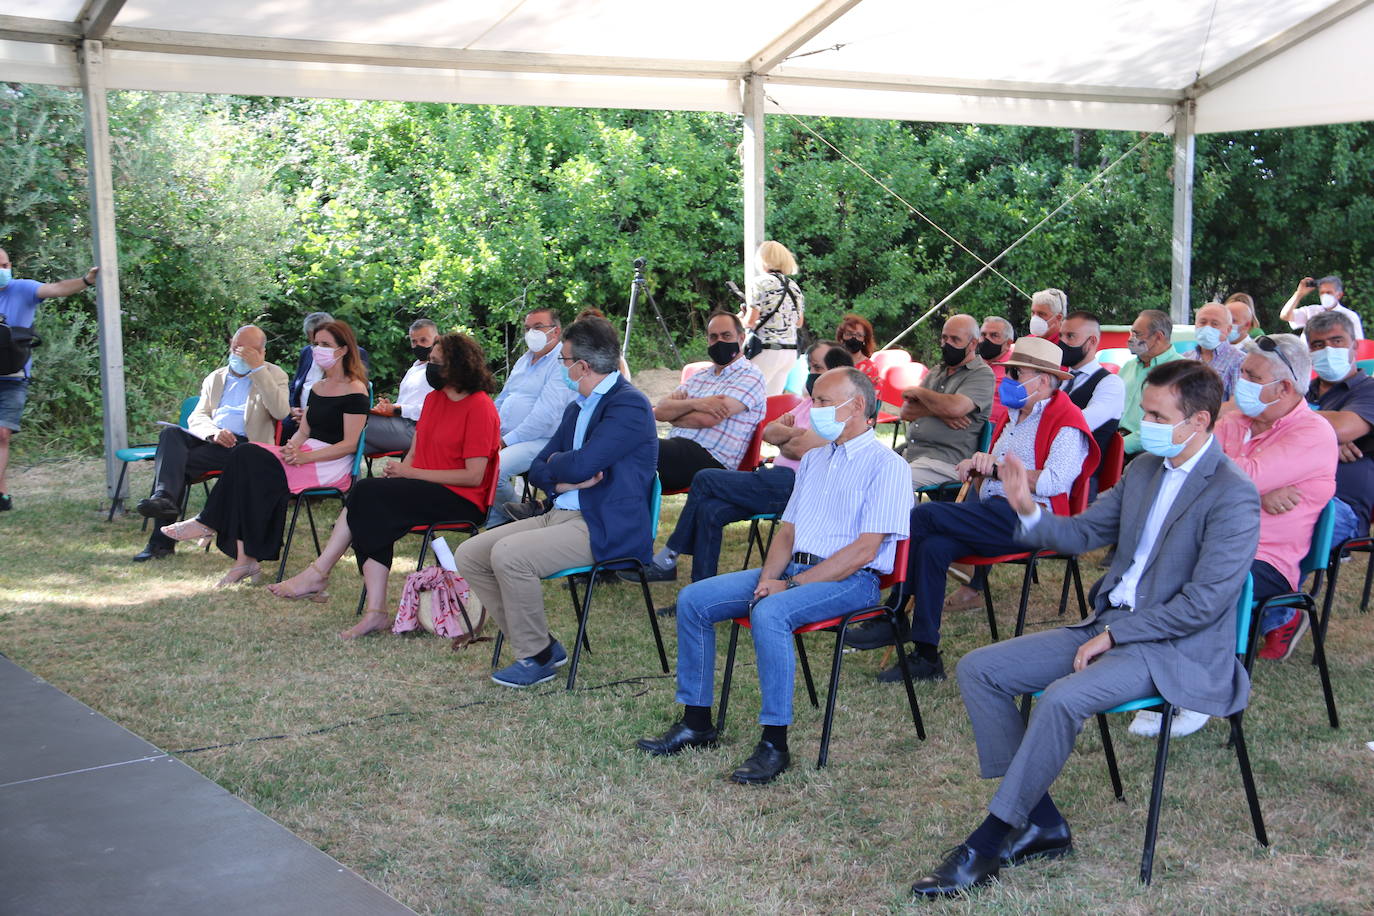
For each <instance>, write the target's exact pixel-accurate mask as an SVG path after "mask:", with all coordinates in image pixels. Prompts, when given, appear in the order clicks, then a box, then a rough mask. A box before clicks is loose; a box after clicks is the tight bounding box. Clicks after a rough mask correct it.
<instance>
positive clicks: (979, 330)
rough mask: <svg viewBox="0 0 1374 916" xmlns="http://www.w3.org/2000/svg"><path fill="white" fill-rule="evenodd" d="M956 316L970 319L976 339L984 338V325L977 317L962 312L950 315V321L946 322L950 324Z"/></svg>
mask: <svg viewBox="0 0 1374 916" xmlns="http://www.w3.org/2000/svg"><path fill="white" fill-rule="evenodd" d="M956 318H964V319H967V320H968V323H969V325H970V326H971V327H972V328H973V339H974V340H982V339H983V326H982V325H980V324H979V323H978V319H977V318H974V317H973V316H972V315H965V314H963V313H962V312H961V313H959V314H958V315H950V316H949V319H948V321H946V322H945V323H946V324H948V323H949V322H950V321H953V320H954V319H956Z"/></svg>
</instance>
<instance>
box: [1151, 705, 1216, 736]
mask: <svg viewBox="0 0 1374 916" xmlns="http://www.w3.org/2000/svg"><path fill="white" fill-rule="evenodd" d="M1210 718H1212V717H1211V716H1209V715H1207V714H1206V713H1201V712H1194V711H1193V710H1191V709H1180V710H1179V711H1178V712H1177V713H1175V714H1174V721H1173V722H1172V723H1171V724H1170V725H1169V737H1171V738H1182V737H1183V736H1184V735H1191V734H1192V733H1193V732H1195V731H1197V730H1198V729H1200V728H1202V726H1204V725H1206V724H1207V720H1208V719H1210ZM1158 728H1159V727H1158V726H1155V729H1156V734H1158Z"/></svg>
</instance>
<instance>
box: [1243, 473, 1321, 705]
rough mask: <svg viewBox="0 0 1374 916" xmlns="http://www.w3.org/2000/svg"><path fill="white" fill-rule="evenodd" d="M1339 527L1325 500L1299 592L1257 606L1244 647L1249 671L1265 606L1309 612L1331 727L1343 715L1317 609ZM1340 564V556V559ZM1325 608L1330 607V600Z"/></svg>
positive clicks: (1300, 573) (1300, 569) (1303, 564)
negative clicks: (1309, 579)
mask: <svg viewBox="0 0 1374 916" xmlns="http://www.w3.org/2000/svg"><path fill="white" fill-rule="evenodd" d="M1335 530H1336V501H1335V500H1334V499H1333V500H1332V501H1330V502H1328V503H1327V504H1326V508H1324V509H1322V514H1321V515H1320V516H1318V517H1317V523H1316V525H1314V526H1313V527H1312V546H1311V547H1310V548H1309V549H1308V551H1307V556H1305V557H1303V558H1302V562H1301V563H1299V564H1298V585H1299V590H1298V591H1296V592H1287V593H1286V594H1282V595H1275V596H1274V597H1272V598H1270V599H1269V600H1268V601H1266V602H1264V604H1263V605H1261V606H1259V607H1257V608H1255V613H1254V619H1253V621H1252V622H1251V625H1250V639H1249V642H1248V644H1247V645H1246V649H1245V670H1246V671H1249V670H1250V668H1251V666H1252V665H1253V664H1254V660H1255V650H1256V647H1257V646H1258V644H1259V626H1260V618H1261V617H1262V616H1264V611H1265V608H1271V607H1292V608H1298V609H1299V610H1300V611H1302V612H1303V613H1305V614H1307V619H1308V623H1309V624H1310V630H1311V632H1312V645H1313V650H1312V664H1314V665H1316V666H1317V673H1318V675H1319V676H1320V677H1321V684H1322V695H1323V697H1324V698H1325V700H1326V718H1327V720H1328V721H1329V722H1330V723H1331V727H1332V728H1340V727H1341V723H1340V718H1339V717H1338V716H1337V714H1336V698H1335V695H1334V694H1333V693H1332V691H1331V672H1330V670H1329V669H1328V668H1327V666H1326V619H1325V614H1324V613H1323V614H1320V615H1319V614H1318V613H1317V605H1318V601H1317V597H1316V596H1317V595H1318V594H1320V593H1321V591H1322V576H1323V574H1325V573H1326V571H1327V569H1328V567H1329V566H1330V565H1331V553H1332V551H1331V548H1332V541H1333V540H1334V534H1335ZM1337 565H1339V560H1338V561H1337ZM1308 576H1312V589H1311V591H1306V590H1304V589H1302V587H1301V586H1302V584H1303V583H1304V582H1306V581H1307V577H1308ZM1326 610H1327V611H1329V610H1330V606H1329V604H1328V605H1327V606H1326Z"/></svg>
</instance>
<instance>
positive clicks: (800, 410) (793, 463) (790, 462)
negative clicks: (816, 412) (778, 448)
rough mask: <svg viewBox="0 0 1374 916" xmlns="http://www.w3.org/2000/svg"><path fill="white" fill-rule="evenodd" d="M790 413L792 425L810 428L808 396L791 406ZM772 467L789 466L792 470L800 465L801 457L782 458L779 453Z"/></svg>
mask: <svg viewBox="0 0 1374 916" xmlns="http://www.w3.org/2000/svg"><path fill="white" fill-rule="evenodd" d="M790 413H791V414H792V419H793V421H794V423H793V425H794V426H796V427H797V429H810V428H811V399H810V398H805V399H803V400H802V402H801V403H800V404H798V405H797V406H796V407H793V408H792V410H791V411H790ZM773 467H775V468H791V469H792V470H793V471H795V470H796V469H797V468H799V467H801V459H799V458H784V457H783V456H782V455H781V454H779V455H778V456H777V457H776V458H774V459H773Z"/></svg>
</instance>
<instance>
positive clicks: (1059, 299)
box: [1031, 286, 1069, 318]
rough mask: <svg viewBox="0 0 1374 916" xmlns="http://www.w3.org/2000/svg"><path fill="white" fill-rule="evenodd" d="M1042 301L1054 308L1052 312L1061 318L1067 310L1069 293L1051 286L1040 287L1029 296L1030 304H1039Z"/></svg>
mask: <svg viewBox="0 0 1374 916" xmlns="http://www.w3.org/2000/svg"><path fill="white" fill-rule="evenodd" d="M1042 302H1043V303H1044V304H1045V305H1048V306H1049V307H1050V308H1052V309H1054V313H1055V314H1056V315H1058V316H1060V317H1061V318H1062V317H1063V316H1065V315H1067V314H1068V312H1069V294H1068V293H1066V292H1064V291H1063V290H1062V289H1055V288H1054V287H1053V286H1051V287H1050V288H1049V289H1042V290H1040V291H1039V292H1036V293H1035V294H1033V295H1032V296H1031V305H1039V304H1040V303H1042Z"/></svg>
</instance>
